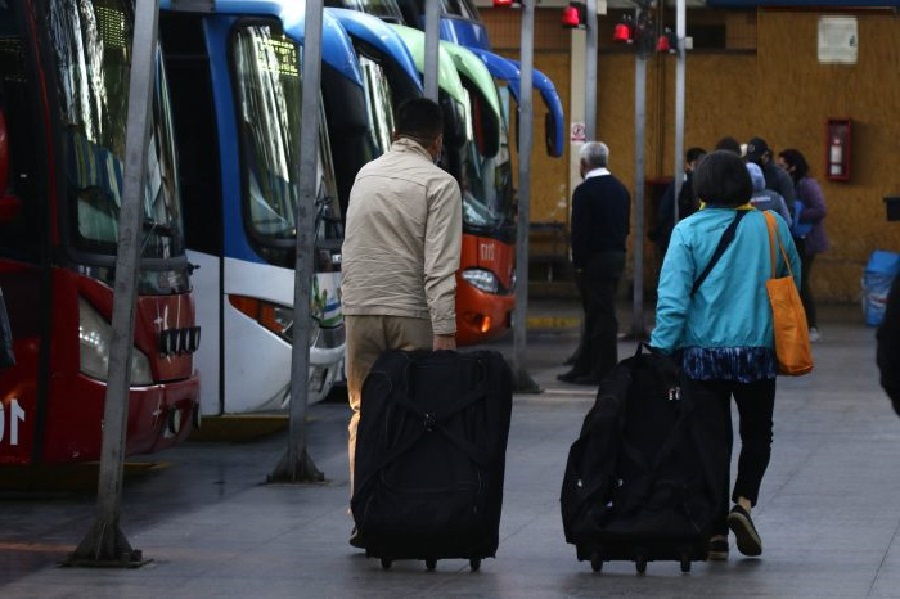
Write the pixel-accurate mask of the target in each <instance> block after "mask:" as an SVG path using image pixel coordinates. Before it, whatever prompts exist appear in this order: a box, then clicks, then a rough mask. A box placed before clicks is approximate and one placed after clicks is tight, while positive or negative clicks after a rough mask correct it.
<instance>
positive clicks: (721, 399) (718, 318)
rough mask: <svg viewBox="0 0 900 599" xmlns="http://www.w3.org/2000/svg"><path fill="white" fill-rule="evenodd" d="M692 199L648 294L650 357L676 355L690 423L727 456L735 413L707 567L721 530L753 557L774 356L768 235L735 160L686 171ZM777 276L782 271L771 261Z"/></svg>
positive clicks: (729, 156) (767, 450) (796, 270)
mask: <svg viewBox="0 0 900 599" xmlns="http://www.w3.org/2000/svg"><path fill="white" fill-rule="evenodd" d="M694 191H695V193H696V194H697V197H698V198H699V199H700V200H701V202H702V204H701V205H702V207H701V209H700V210H699V211H698V212H697V213H696V214H695V215H694V216H692V217H691V218H689V219H686V220H683V221H681V222H679V223H678V224H677V225H676V226H675V229H674V230H673V232H672V238H671V241H670V244H669V250H668V252H667V253H666V259H665V261H664V262H663V266H662V272H661V274H660V281H659V288H658V291H657V297H658V299H657V307H656V327H655V328H654V329H653V333H652V335H651V339H650V345H651V347H652V348H653V349H655V350H658V351H661V352H662V353H664V354H675V355H677V356H680V363H681V367H682V371H683V372H682V383H681V394H682V397H683V398H684V400H686V401H688V402H690V404H692V405H693V406H695V408H694V409H695V410H696V411H697V417H698V418H702V419H704V422H708V423H711V425H712V426H714V427H717V428H714V429H712V430H722V431H724V434H723V436H724V437H725V441H724V442H725V444H726V446H727V450H726V449H725V448H723V451H727V453H728V454H729V455H730V453H731V447H732V443H733V440H732V437H733V432H732V428H731V408H730V401H731V398H732V397H733V398H734V401H735V403H736V404H737V409H738V413H739V415H740V437H741V450H740V456H739V459H738V468H737V477H736V479H735V482H734V489H733V492H732V493H731V501H732V502H733V507H732V508H731V510H730V511H729V509H728V505H729V502H728V497H727V494H728V490H729V487H730V482H731V481H730V473H728V472H727V470H726V479H725V480H723V481H722V488H723V491H724V493H723V495H724V496H723V498H722V502H721V507H720V509H719V516H718V517H717V518H716V521H715V522H714V523H713V528H712V531H711V533H712V536H711V538H710V544H709V558H710V559H727V558H728V549H729V546H728V531H729V529H730V530H731V531H732V532H733V533H734V535H735V539H736V542H737V548H738V550H739V551H740V552H741V553H743V554H744V555H748V556H757V555H760V554H761V552H762V540H761V538H760V536H759V533H758V531H757V530H756V527H755V525H754V523H753V520H752V519H751V517H750V512H751V509H752V508H753V506H754V505H755V504H756V501H757V498H758V496H759V489H760V485H761V483H762V479H763V476H764V474H765V472H766V469H767V467H768V465H769V458H770V455H771V445H772V426H773V424H772V415H773V411H774V405H775V377H776V375H777V372H778V366H777V362H776V356H775V339H774V332H773V318H772V308H771V306H770V304H769V298H768V294H767V292H766V280H767V279H768V278H769V277H770V276H772V275H773V274H774V273H772V272H771V270H772V269H771V256H770V251H769V232H768V227H767V225H766V219H765V216H764V215H763V213H761V212H759V211H757V210H755V209H754V208H753V206H752V204H750V199H751V197H752V195H753V186H752V182H751V180H750V175H749V173H748V172H747V168H746V166H745V164H744V161H743V160H742V159H741V157H740V156H739V155H737V154H735V153H734V152H731V151H728V150H717V151H714V152H712V153H710V154H707V155H706V157H705V158H704V159H703V160H702V161H701V162H700V164H699V165H698V166H697V169H696V171H695V172H694ZM775 218H776V220H777V224H778V234H779V237H780V238H781V243H782V245H783V246H784V249H785V252H786V254H787V257H788V261H789V262H790V267H791V271H792V272H793V275H794V278H795V281H796V283H797V284H798V285H799V283H800V259H799V258H798V256H797V250H796V248H795V246H794V243H793V241H792V239H791V234H790V230H789V229H788V226H787V223H785V222H784V220H783V219H782V218H781V217H779V216H776V217H775ZM776 268H777V269H778V274H779V275H780V274H781V273H786V270H787V265H786V264H785V261H784V259H783V258H782V256H781V255H780V253H779V254H778V255H777V257H776Z"/></svg>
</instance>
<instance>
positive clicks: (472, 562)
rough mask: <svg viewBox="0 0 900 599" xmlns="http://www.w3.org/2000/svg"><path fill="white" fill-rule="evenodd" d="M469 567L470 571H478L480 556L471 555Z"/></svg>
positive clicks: (479, 568)
mask: <svg viewBox="0 0 900 599" xmlns="http://www.w3.org/2000/svg"><path fill="white" fill-rule="evenodd" d="M469 568H471V570H472V572H478V571H479V570H481V558H480V557H473V558H472V559H470V560H469Z"/></svg>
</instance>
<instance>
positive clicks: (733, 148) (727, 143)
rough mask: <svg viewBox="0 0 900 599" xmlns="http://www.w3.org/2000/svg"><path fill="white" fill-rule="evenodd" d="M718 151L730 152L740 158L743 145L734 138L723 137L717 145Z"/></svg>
mask: <svg viewBox="0 0 900 599" xmlns="http://www.w3.org/2000/svg"><path fill="white" fill-rule="evenodd" d="M716 149H717V150H728V151H729V152H733V153H735V154H737V155H738V156H740V155H741V144H740V142H739V141H738V140H736V139H735V138H733V137H730V136H729V137H723V138H722V139H720V140H719V142H718V143H717V144H716Z"/></svg>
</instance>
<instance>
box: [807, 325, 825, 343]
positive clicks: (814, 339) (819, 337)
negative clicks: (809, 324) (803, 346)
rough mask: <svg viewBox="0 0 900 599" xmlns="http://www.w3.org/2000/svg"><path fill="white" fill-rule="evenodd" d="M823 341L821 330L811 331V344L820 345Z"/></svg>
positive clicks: (812, 329)
mask: <svg viewBox="0 0 900 599" xmlns="http://www.w3.org/2000/svg"><path fill="white" fill-rule="evenodd" d="M821 340H822V335H821V334H820V333H819V329H817V328H815V327H813V328H811V329H810V330H809V342H810V343H818V342H819V341H821Z"/></svg>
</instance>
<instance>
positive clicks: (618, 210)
mask: <svg viewBox="0 0 900 599" xmlns="http://www.w3.org/2000/svg"><path fill="white" fill-rule="evenodd" d="M608 162H609V148H608V147H607V146H606V144H604V143H602V142H596V141H591V142H587V143H586V144H584V146H582V148H581V176H582V178H583V179H584V181H582V183H581V184H580V185H579V186H578V187H576V188H575V192H574V193H573V194H572V264H573V265H574V266H575V272H576V275H577V277H578V285H579V289H580V291H581V303H582V305H583V307H584V317H585V325H584V328H585V331H584V341H583V344H582V347H581V350H580V351H579V352H578V357H577V359H576V361H575V364H574V365H573V367H572V370H570V371H569V372H567V373H565V374H561V375H559V376H558V377H557V378H558V379H559V380H560V381H563V382H565V383H575V384H580V385H596V384H597V383H599V382H600V380H601V379H602V378H603V377H604V376H606V374H607V373H608V372H609V371H610V370H612V369H613V367H614V366H615V365H616V363H617V362H618V347H617V344H618V332H619V323H618V321H617V320H616V290H617V288H618V286H619V279H621V278H622V272H623V271H624V270H625V240H626V238H627V237H628V228H629V223H630V213H631V196H630V195H629V193H628V189H626V188H625V186H624V185H622V183H621V181H619V180H618V179H616V178H615V177H614V176H613V175H612V174H610V172H609V169H608V168H607V164H608Z"/></svg>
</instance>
